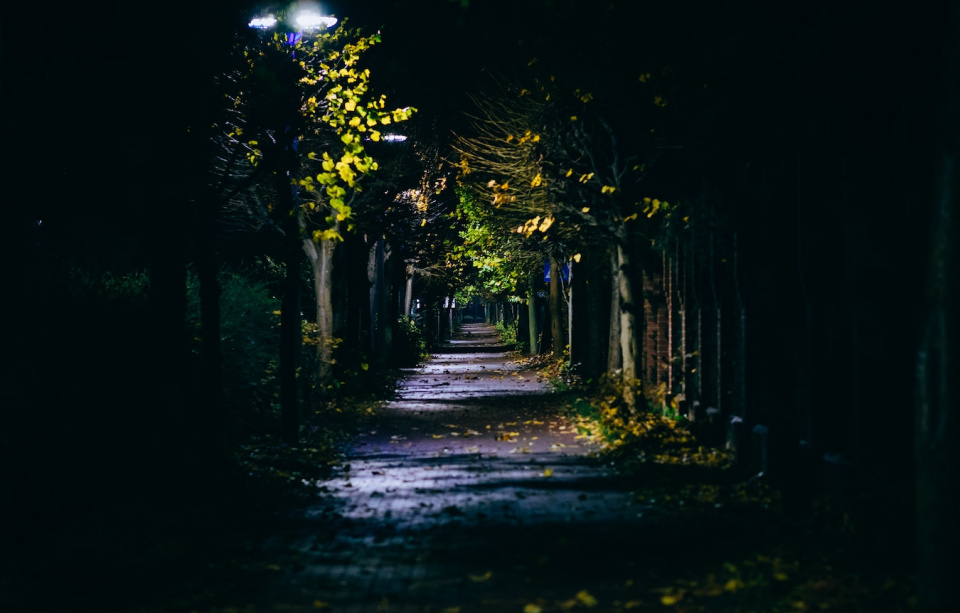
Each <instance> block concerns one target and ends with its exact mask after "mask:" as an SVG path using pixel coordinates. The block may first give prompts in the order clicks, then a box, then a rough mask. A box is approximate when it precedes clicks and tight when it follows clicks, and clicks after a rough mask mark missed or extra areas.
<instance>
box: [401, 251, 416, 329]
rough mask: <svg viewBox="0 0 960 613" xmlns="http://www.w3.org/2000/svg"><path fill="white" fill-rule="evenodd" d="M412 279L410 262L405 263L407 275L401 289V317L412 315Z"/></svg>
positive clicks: (412, 270)
mask: <svg viewBox="0 0 960 613" xmlns="http://www.w3.org/2000/svg"><path fill="white" fill-rule="evenodd" d="M413 277H414V267H413V263H412V262H408V263H407V274H406V277H405V278H404V286H403V287H404V289H403V316H404V317H410V315H411V314H412V313H413Z"/></svg>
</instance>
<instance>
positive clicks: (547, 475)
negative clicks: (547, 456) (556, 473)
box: [543, 468, 553, 477]
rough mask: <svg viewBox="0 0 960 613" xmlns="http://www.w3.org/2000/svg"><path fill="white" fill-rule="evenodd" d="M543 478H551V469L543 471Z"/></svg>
mask: <svg viewBox="0 0 960 613" xmlns="http://www.w3.org/2000/svg"><path fill="white" fill-rule="evenodd" d="M543 476H544V477H552V476H553V469H552V468H547V469H544V471H543Z"/></svg>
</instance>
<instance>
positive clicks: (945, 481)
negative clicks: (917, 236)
mask: <svg viewBox="0 0 960 613" xmlns="http://www.w3.org/2000/svg"><path fill="white" fill-rule="evenodd" d="M947 24H948V26H947V28H946V32H945V37H944V40H945V43H944V45H945V54H944V57H943V62H942V69H941V75H940V76H941V88H942V97H941V99H940V100H939V101H938V102H939V103H940V109H941V110H940V114H939V116H938V120H939V121H938V125H937V130H936V134H937V136H938V141H939V142H937V149H936V158H935V161H936V168H935V173H936V174H935V175H934V180H935V184H934V189H933V198H934V200H933V207H932V212H931V213H932V214H931V220H930V221H931V233H930V237H931V240H930V255H929V265H928V269H927V296H926V305H925V308H924V321H923V328H922V337H921V342H920V348H919V352H918V355H917V369H916V372H917V394H916V398H917V404H916V430H915V432H916V479H917V489H916V491H917V501H916V511H917V583H918V600H919V603H918V604H919V610H920V611H921V612H924V613H928V612H929V613H933V612H937V613H939V612H941V611H947V610H953V607H955V606H956V600H957V598H956V595H955V592H956V586H955V583H956V571H955V570H954V569H955V568H956V557H957V549H958V546H960V543H958V540H960V539H958V534H960V530H958V529H957V518H958V517H960V504H958V495H957V487H956V483H957V481H956V480H957V478H958V475H957V455H958V454H957V445H958V441H957V434H958V425H957V424H958V422H957V409H958V407H957V403H958V395H957V383H958V381H960V368H958V365H960V359H958V358H960V356H958V347H960V320H958V319H960V296H958V292H960V267H958V261H957V259H958V256H957V235H958V232H960V226H958V224H957V216H958V215H960V206H957V199H958V194H960V168H958V166H960V118H958V116H957V114H956V108H957V105H960V7H958V6H956V5H955V4H953V3H950V6H949V8H948V18H947Z"/></svg>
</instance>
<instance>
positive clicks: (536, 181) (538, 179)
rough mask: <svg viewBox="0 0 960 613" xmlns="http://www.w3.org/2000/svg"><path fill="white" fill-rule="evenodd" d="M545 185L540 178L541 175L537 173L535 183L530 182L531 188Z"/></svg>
mask: <svg viewBox="0 0 960 613" xmlns="http://www.w3.org/2000/svg"><path fill="white" fill-rule="evenodd" d="M541 183H543V177H541V176H540V173H539V172H538V173H537V176H535V177H534V178H533V181H530V187H539V186H540V184H541Z"/></svg>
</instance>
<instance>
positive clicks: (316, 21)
mask: <svg viewBox="0 0 960 613" xmlns="http://www.w3.org/2000/svg"><path fill="white" fill-rule="evenodd" d="M294 21H296V23H297V25H298V26H300V27H301V28H303V29H304V30H319V29H321V28H332V27H333V26H334V25H336V23H337V18H336V17H327V16H324V15H320V14H318V13H312V12H303V13H300V14H299V15H297V17H296V18H295V19H294Z"/></svg>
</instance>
